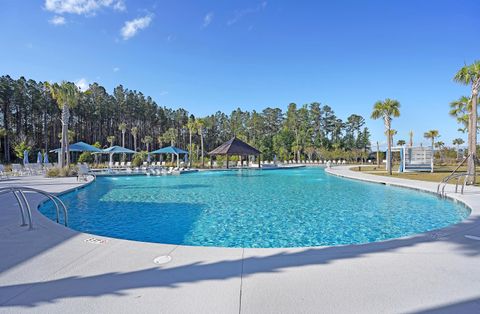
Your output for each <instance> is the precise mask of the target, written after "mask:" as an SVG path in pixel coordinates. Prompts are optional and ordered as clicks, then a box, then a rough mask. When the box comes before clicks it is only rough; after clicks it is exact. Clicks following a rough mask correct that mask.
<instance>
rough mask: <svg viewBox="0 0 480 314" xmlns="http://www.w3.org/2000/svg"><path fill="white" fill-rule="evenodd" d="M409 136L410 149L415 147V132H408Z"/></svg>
mask: <svg viewBox="0 0 480 314" xmlns="http://www.w3.org/2000/svg"><path fill="white" fill-rule="evenodd" d="M408 136H410V142H409V144H410V147H413V131H412V130H410V132H408Z"/></svg>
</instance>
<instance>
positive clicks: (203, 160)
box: [200, 132, 205, 168]
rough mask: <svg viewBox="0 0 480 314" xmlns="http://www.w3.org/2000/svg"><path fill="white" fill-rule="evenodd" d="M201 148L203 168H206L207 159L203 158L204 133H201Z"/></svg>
mask: <svg viewBox="0 0 480 314" xmlns="http://www.w3.org/2000/svg"><path fill="white" fill-rule="evenodd" d="M200 146H201V147H202V168H203V167H205V159H204V156H203V132H201V133H200Z"/></svg>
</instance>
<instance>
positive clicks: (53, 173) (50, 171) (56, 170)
mask: <svg viewBox="0 0 480 314" xmlns="http://www.w3.org/2000/svg"><path fill="white" fill-rule="evenodd" d="M59 173H60V169H59V168H56V167H55V168H50V169H48V170H47V177H49V178H54V177H58V174H59Z"/></svg>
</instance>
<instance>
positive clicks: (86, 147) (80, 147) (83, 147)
mask: <svg viewBox="0 0 480 314" xmlns="http://www.w3.org/2000/svg"><path fill="white" fill-rule="evenodd" d="M68 150H69V151H70V152H92V153H101V152H102V150H101V149H100V148H97V147H95V146H93V145H90V144H87V143H84V142H77V143H74V144H71V145H69V146H68ZM60 151H61V148H56V149H52V150H51V151H50V152H51V153H58V152H60Z"/></svg>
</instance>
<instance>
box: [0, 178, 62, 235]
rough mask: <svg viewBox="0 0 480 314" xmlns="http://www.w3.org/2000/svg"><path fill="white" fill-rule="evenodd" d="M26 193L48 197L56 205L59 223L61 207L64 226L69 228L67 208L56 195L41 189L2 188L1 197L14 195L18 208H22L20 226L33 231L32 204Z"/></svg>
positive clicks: (0, 190)
mask: <svg viewBox="0 0 480 314" xmlns="http://www.w3.org/2000/svg"><path fill="white" fill-rule="evenodd" d="M25 192H33V193H37V194H41V195H43V196H46V197H47V198H48V199H50V200H51V201H52V202H53V204H55V209H56V214H57V218H56V221H57V223H60V207H61V208H62V211H63V217H64V224H65V226H68V210H67V207H66V206H65V204H64V203H63V202H62V200H60V199H59V198H58V197H57V196H56V195H54V194H52V193H49V192H45V191H42V190H39V189H35V188H30V187H26V186H9V187H3V188H0V195H3V194H8V193H12V194H13V196H15V199H16V200H17V203H18V206H19V208H20V215H21V217H22V224H21V225H20V226H29V227H28V229H29V230H32V229H33V223H32V211H31V208H30V204H29V203H28V200H27V197H26V196H25ZM25 216H27V219H28V224H27V223H26V219H25Z"/></svg>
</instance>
